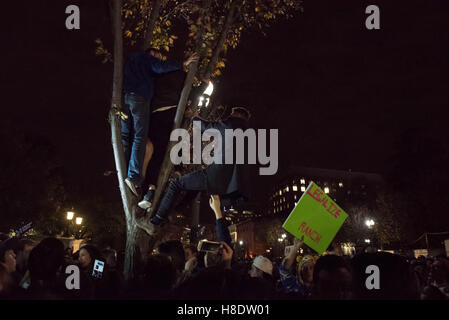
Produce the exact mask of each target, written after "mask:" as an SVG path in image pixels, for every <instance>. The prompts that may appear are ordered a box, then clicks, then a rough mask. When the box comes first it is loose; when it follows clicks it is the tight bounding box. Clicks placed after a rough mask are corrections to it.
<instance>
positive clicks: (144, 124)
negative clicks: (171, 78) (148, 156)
mask: <svg viewBox="0 0 449 320" xmlns="http://www.w3.org/2000/svg"><path fill="white" fill-rule="evenodd" d="M162 59H163V57H162V54H161V52H160V51H158V50H157V49H153V48H151V49H149V50H147V51H145V52H139V53H136V54H134V55H133V56H132V57H131V58H130V59H129V60H128V61H127V63H126V65H125V67H124V70H123V77H124V79H123V92H124V98H125V104H124V111H125V112H126V113H127V114H128V118H127V119H126V120H123V121H122V143H123V151H124V153H125V158H126V160H127V162H128V176H127V178H126V179H125V182H126V184H127V186H128V187H129V188H130V190H131V191H132V193H133V194H134V195H136V196H138V195H139V191H138V190H139V188H140V185H141V183H142V180H143V176H142V167H143V160H144V156H145V144H146V141H147V136H148V123H149V117H150V101H151V99H152V97H153V93H154V79H155V77H156V76H157V75H158V74H163V73H167V72H171V71H176V70H180V69H182V67H183V63H182V62H178V61H173V60H168V61H163V60H162ZM196 60H198V56H197V55H196V54H194V55H192V56H190V57H189V58H188V59H187V60H186V61H185V62H184V66H187V65H188V64H190V63H191V62H193V61H196Z"/></svg>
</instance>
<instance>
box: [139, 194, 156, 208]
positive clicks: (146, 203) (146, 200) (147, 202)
mask: <svg viewBox="0 0 449 320" xmlns="http://www.w3.org/2000/svg"><path fill="white" fill-rule="evenodd" d="M155 191H156V190H154V189H148V191H147V193H146V194H145V196H144V197H143V200H142V201H140V202H139V204H138V206H139V207H140V208H142V209H144V210H147V211H148V209H150V208H151V203H152V202H153V198H154V193H155Z"/></svg>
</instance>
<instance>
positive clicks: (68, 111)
mask: <svg viewBox="0 0 449 320" xmlns="http://www.w3.org/2000/svg"><path fill="white" fill-rule="evenodd" d="M69 4H76V5H79V6H80V10H81V30H74V31H69V30H66V29H65V19H66V16H67V15H66V14H65V8H66V6H67V5H69ZM370 4H377V5H378V6H379V7H380V10H381V30H367V29H366V28H365V19H366V16H367V15H366V14H365V8H366V6H367V5H370ZM106 10H107V7H106V5H105V1H100V0H76V1H65V0H64V1H61V0H53V1H48V0H39V1H11V0H8V1H4V3H3V9H2V10H1V11H2V12H1V23H2V26H3V27H2V28H0V33H1V37H0V38H1V40H2V50H1V55H2V57H1V59H0V61H1V62H2V68H1V69H2V72H1V84H2V85H1V88H2V92H3V94H2V102H1V105H2V110H3V113H2V122H6V123H7V124H8V125H9V126H12V127H14V128H15V129H16V130H19V131H21V132H28V133H30V134H32V135H33V136H39V137H44V138H45V139H48V141H49V142H50V143H51V144H53V145H54V146H55V153H56V154H57V155H58V157H59V159H60V161H61V162H62V164H63V168H64V177H65V183H66V184H67V186H68V187H69V191H70V193H72V194H76V195H77V196H78V197H81V198H82V197H92V196H96V197H97V196H98V197H102V198H104V199H107V200H108V201H112V202H117V203H119V202H120V196H119V192H118V183H117V181H116V176H115V175H111V176H104V172H105V171H108V170H114V161H113V155H112V147H111V143H110V129H109V125H108V122H107V119H106V118H107V112H108V110H109V103H110V95H111V84H112V64H106V65H104V64H101V59H100V58H99V57H96V56H95V53H94V52H95V42H94V40H95V39H96V38H98V37H100V38H102V39H105V42H106V43H110V39H111V27H110V21H109V17H108V14H107V11H106ZM448 17H449V2H448V1H437V0H431V1H428V0H426V1H424V0H421V1H415V0H411V1H410V0H409V1H377V0H376V1H374V0H373V1H328V0H319V1H318V0H305V1H304V13H302V14H300V13H298V14H297V16H296V17H295V18H294V19H292V20H288V21H278V22H276V23H274V25H273V27H272V28H270V29H268V30H267V36H266V37H264V36H263V35H261V34H256V33H245V34H244V36H243V38H242V41H241V43H240V45H239V47H238V48H237V49H235V50H233V51H230V53H229V55H228V57H227V59H228V62H227V66H226V69H225V71H224V75H223V76H222V77H221V78H220V79H219V84H218V86H217V92H216V99H217V101H221V102H223V103H226V104H229V105H233V104H239V105H245V106H248V108H249V109H250V110H251V111H252V113H253V117H254V120H253V126H254V127H257V128H278V129H279V133H280V136H279V138H280V149H279V160H280V167H279V172H278V175H276V176H274V177H257V178H255V179H257V180H252V186H251V188H252V189H253V192H252V195H251V197H252V199H254V200H256V201H259V202H261V203H264V202H265V201H266V200H267V199H266V195H267V193H268V191H270V190H271V186H270V184H271V183H272V182H275V181H276V180H277V178H278V177H279V175H282V172H283V171H284V170H285V169H286V168H287V167H288V166H289V165H291V164H295V165H303V166H312V167H321V168H330V169H344V170H347V169H350V168H351V169H352V170H354V171H366V172H379V173H383V172H384V171H386V170H387V169H388V168H389V161H390V159H391V157H392V155H393V154H394V152H395V144H396V143H397V141H398V139H399V137H400V135H401V134H402V133H403V132H404V131H405V130H407V129H412V128H415V127H421V128H424V129H425V130H429V132H431V134H433V135H435V136H439V137H445V138H446V137H447V136H448V130H447V121H448V115H449V112H448V97H447V94H448V85H449V83H448V74H449V59H448V53H449V32H448V31H449V27H448V21H449V19H448ZM7 156H8V155H3V157H7ZM416 169H417V170H419V168H416ZM23 183H27V182H26V181H23Z"/></svg>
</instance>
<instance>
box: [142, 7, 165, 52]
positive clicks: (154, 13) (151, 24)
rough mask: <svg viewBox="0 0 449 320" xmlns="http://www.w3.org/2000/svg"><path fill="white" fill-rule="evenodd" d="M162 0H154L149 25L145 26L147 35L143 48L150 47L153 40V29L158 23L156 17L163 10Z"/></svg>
mask: <svg viewBox="0 0 449 320" xmlns="http://www.w3.org/2000/svg"><path fill="white" fill-rule="evenodd" d="M161 4H162V1H161V0H154V1H153V5H152V8H151V13H150V18H149V19H148V23H147V26H146V28H145V37H144V42H143V50H147V49H149V48H150V44H151V40H153V29H154V25H155V24H156V19H157V18H158V17H159V11H160V10H161Z"/></svg>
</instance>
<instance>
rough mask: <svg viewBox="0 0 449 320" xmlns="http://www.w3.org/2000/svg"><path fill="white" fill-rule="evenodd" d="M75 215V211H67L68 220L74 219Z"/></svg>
mask: <svg viewBox="0 0 449 320" xmlns="http://www.w3.org/2000/svg"><path fill="white" fill-rule="evenodd" d="M74 216H75V212H73V211H67V220H72V219H73V217H74Z"/></svg>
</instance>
